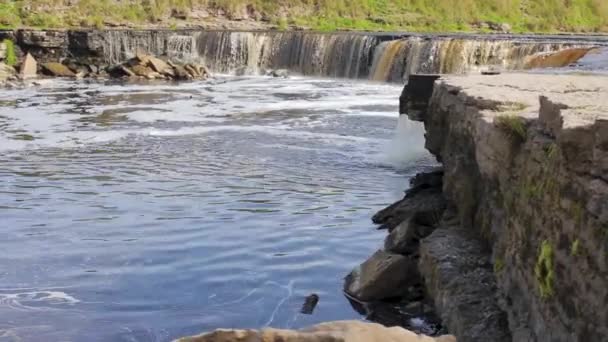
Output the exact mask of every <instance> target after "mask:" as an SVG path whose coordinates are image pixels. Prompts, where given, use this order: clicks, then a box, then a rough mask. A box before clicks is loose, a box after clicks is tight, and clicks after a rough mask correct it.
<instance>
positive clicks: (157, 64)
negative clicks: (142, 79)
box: [148, 56, 171, 74]
mask: <svg viewBox="0 0 608 342" xmlns="http://www.w3.org/2000/svg"><path fill="white" fill-rule="evenodd" d="M148 66H150V67H151V68H152V69H154V71H156V72H158V73H161V74H162V73H163V72H165V70H168V69H171V67H170V66H169V64H167V63H166V62H165V61H163V60H162V59H160V58H156V57H152V56H150V58H149V60H148Z"/></svg>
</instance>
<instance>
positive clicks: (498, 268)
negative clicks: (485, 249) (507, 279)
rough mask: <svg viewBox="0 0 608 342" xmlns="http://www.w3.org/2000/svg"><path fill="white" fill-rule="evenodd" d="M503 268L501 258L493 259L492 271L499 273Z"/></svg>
mask: <svg viewBox="0 0 608 342" xmlns="http://www.w3.org/2000/svg"><path fill="white" fill-rule="evenodd" d="M504 269H505V261H504V260H502V259H501V258H496V260H494V273H496V274H498V273H501V272H502V271H503V270H504Z"/></svg>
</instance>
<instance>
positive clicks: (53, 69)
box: [41, 62, 76, 77]
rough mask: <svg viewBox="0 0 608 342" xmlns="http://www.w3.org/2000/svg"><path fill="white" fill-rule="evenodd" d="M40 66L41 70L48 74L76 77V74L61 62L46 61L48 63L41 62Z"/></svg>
mask: <svg viewBox="0 0 608 342" xmlns="http://www.w3.org/2000/svg"><path fill="white" fill-rule="evenodd" d="M41 66H42V70H43V71H44V73H45V74H47V75H49V76H55V77H76V74H75V73H74V71H72V70H70V68H68V67H67V66H65V65H63V64H61V63H56V62H48V63H42V64H41Z"/></svg>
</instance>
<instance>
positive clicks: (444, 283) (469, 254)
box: [401, 74, 608, 341]
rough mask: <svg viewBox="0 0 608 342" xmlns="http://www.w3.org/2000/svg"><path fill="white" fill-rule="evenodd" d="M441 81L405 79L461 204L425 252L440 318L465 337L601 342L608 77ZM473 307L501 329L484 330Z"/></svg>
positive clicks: (607, 244)
mask: <svg viewBox="0 0 608 342" xmlns="http://www.w3.org/2000/svg"><path fill="white" fill-rule="evenodd" d="M437 78H438V77H437V76H418V78H416V79H415V81H414V82H412V81H410V85H409V87H408V88H415V89H412V91H409V92H408V91H406V92H405V94H404V95H405V96H403V97H402V106H401V109H402V111H403V112H404V113H407V114H408V115H409V116H410V118H411V119H414V120H419V121H422V122H424V125H425V128H426V131H427V134H426V138H427V141H426V147H427V148H428V150H429V151H431V152H432V153H433V154H434V155H435V156H437V159H438V160H439V161H440V162H441V163H442V164H443V167H444V176H443V195H444V196H445V198H446V200H447V201H448V203H449V204H448V206H449V207H452V208H454V211H453V215H452V216H453V220H452V221H451V222H449V221H446V220H445V219H444V220H443V222H441V223H440V224H439V227H438V228H436V229H435V230H434V231H433V233H431V234H430V235H429V236H428V237H426V238H424V239H423V240H422V241H421V246H420V250H419V253H420V259H419V263H418V266H419V274H420V276H421V277H422V278H423V279H424V282H425V284H426V289H427V291H428V293H429V295H430V297H432V298H433V300H434V303H435V306H436V309H437V311H438V313H439V315H440V316H441V318H442V320H443V323H444V324H445V325H446V326H447V328H448V330H449V331H450V332H451V333H453V334H455V335H456V336H457V337H458V339H459V341H482V340H492V341H503V340H504V341H507V340H513V341H599V340H604V339H605V338H606V336H608V305H607V303H608V286H607V285H608V97H607V96H606V95H608V78H607V77H603V76H583V75H541V74H504V75H497V76H482V75H479V76H460V77H442V78H439V79H437ZM429 84H430V85H431V86H430V87H429V86H428V85H429ZM420 89H422V90H420ZM424 89H427V91H426V92H425V91H424ZM417 90H418V91H417ZM447 216H449V215H446V214H444V218H445V217H447ZM477 312H486V313H491V315H484V317H485V319H486V323H487V324H490V325H491V326H492V327H493V328H492V330H493V331H494V332H495V333H498V334H499V335H497V336H494V337H490V338H486V339H483V338H480V337H479V336H480V335H479V334H480V332H481V331H487V330H488V329H487V327H486V325H485V324H486V323H484V324H480V323H482V322H481V321H478V319H479V317H474V316H476V315H477V316H478V314H477ZM501 327H502V328H503V329H501ZM495 328H496V329H495Z"/></svg>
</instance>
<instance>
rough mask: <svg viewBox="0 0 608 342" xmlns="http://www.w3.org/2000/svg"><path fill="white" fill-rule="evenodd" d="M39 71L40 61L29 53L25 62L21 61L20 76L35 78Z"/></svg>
mask: <svg viewBox="0 0 608 342" xmlns="http://www.w3.org/2000/svg"><path fill="white" fill-rule="evenodd" d="M37 72H38V62H36V59H34V57H33V56H32V55H31V54H29V53H28V54H27V55H26V56H25V59H24V60H23V63H21V69H20V70H19V77H20V78H22V79H28V78H34V77H36V74H37Z"/></svg>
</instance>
